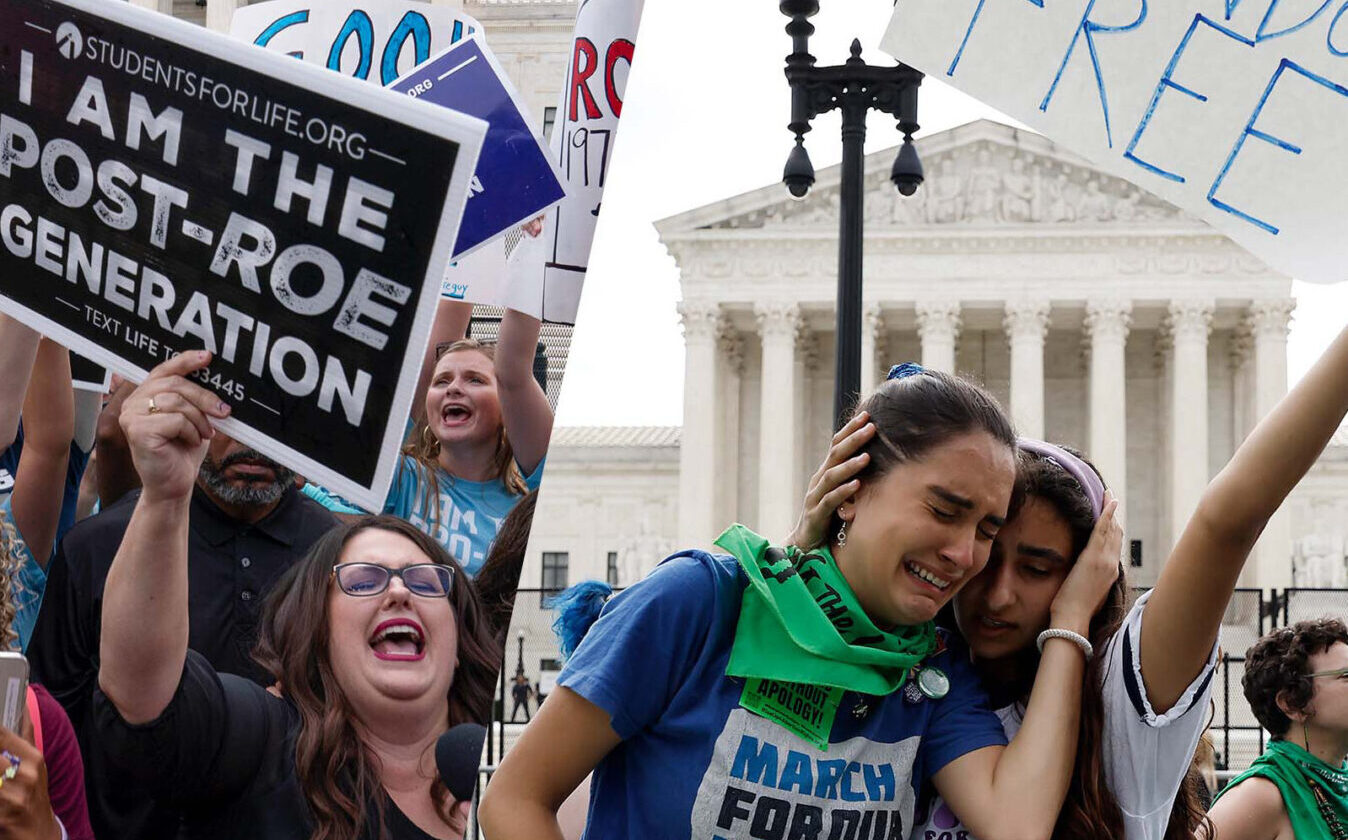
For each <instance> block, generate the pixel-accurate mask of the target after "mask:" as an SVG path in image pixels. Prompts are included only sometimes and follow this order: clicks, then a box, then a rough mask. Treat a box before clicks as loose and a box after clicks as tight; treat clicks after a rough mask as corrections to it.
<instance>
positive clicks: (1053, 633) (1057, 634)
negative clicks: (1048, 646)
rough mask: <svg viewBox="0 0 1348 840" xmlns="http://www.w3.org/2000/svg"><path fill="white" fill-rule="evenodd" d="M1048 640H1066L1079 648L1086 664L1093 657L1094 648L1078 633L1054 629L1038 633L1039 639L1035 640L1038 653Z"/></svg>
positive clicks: (1088, 640) (1089, 641)
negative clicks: (1084, 655) (1084, 656)
mask: <svg viewBox="0 0 1348 840" xmlns="http://www.w3.org/2000/svg"><path fill="white" fill-rule="evenodd" d="M1049 639H1066V640H1067V641H1069V642H1071V643H1072V644H1074V645H1076V646H1077V647H1079V648H1081V652H1082V653H1084V654H1086V660H1087V661H1088V662H1089V661H1090V659H1091V657H1093V656H1095V647H1094V646H1093V645H1091V640H1090V639H1087V638H1086V637H1085V636H1083V635H1081V634H1080V633H1073V632H1072V631H1071V630H1059V629H1057V628H1054V627H1050V628H1049V629H1048V630H1045V631H1044V632H1042V633H1040V634H1039V638H1038V639H1035V642H1034V643H1035V646H1036V647H1038V648H1039V652H1040V653H1043V652H1044V642H1046V641H1048V640H1049Z"/></svg>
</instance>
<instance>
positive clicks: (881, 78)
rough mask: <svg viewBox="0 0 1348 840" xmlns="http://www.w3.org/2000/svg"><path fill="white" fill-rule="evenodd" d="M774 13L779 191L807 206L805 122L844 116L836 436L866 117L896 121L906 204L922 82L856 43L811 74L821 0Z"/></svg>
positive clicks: (856, 264) (857, 358)
mask: <svg viewBox="0 0 1348 840" xmlns="http://www.w3.org/2000/svg"><path fill="white" fill-rule="evenodd" d="M778 8H779V9H780V10H781V12H782V14H784V15H786V16H787V17H789V18H790V19H791V22H790V23H788V24H787V25H786V34H788V35H790V36H791V44H792V51H791V54H790V55H788V56H787V57H786V81H787V84H789V85H790V87H791V122H790V123H789V124H788V125H787V128H788V129H789V130H790V131H791V132H792V133H793V134H795V135H796V145H795V147H794V148H793V149H792V150H791V152H790V154H788V155H787V158H786V168H785V170H783V172H782V183H784V184H785V185H786V188H787V190H788V191H789V192H790V193H791V195H792V196H794V197H796V198H804V197H805V194H806V193H808V192H809V190H810V187H811V186H812V185H813V184H814V167H813V166H812V165H811V164H810V156H809V153H807V152H806V151H805V133H806V132H808V131H809V130H810V120H812V119H814V118H815V117H817V116H819V115H820V114H824V113H827V112H829V111H832V110H834V109H838V110H840V111H841V112H842V143H843V155H842V179H841V183H840V185H839V193H840V194H839V220H838V326H837V333H836V334H837V368H836V374H835V379H834V385H833V417H834V426H833V427H834V428H835V429H837V428H839V427H841V426H842V424H843V421H844V420H845V418H846V413H847V411H848V410H849V409H850V408H851V406H852V405H853V404H854V403H855V401H856V399H857V395H858V393H859V392H860V390H861V263H862V237H863V234H864V228H863V224H862V218H863V213H862V202H863V201H864V198H865V193H864V186H863V184H862V174H863V173H862V166H863V163H864V161H863V158H864V148H865V143H866V115H867V114H868V113H869V112H870V111H871V110H872V109H873V110H876V111H882V112H884V113H886V114H889V115H891V116H893V117H894V118H895V119H897V120H898V126H899V131H901V132H903V144H902V145H901V146H900V147H899V154H898V156H897V157H896V158H895V159H894V166H893V168H892V169H891V170H890V180H891V181H893V182H894V186H895V187H896V188H897V189H898V191H899V193H900V194H901V195H904V196H910V195H912V194H913V193H915V192H917V188H918V186H920V185H921V184H922V161H921V160H919V159H918V156H917V147H916V146H914V145H913V132H915V131H917V130H918V124H917V89H918V86H919V85H921V84H922V74H921V73H919V72H918V71H916V70H914V69H913V68H911V67H908V66H907V65H904V64H897V65H894V66H892V67H875V66H872V65H869V64H867V63H865V62H864V61H862V60H861V42H860V41H857V40H853V41H852V50H851V57H850V58H848V59H847V61H845V62H843V63H842V64H840V65H837V66H833V67H816V66H815V58H814V56H813V55H811V54H810V51H809V41H810V36H811V35H812V34H814V24H812V23H810V20H809V19H810V18H811V17H813V16H814V15H815V14H816V13H818V11H819V0H781V2H780V3H779V4H778Z"/></svg>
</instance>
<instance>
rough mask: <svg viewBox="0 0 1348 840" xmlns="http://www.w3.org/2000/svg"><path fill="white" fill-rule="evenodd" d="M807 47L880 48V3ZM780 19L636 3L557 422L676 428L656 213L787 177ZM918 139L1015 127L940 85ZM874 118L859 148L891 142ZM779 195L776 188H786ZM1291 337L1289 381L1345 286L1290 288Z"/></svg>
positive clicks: (677, 344)
mask: <svg viewBox="0 0 1348 840" xmlns="http://www.w3.org/2000/svg"><path fill="white" fill-rule="evenodd" d="M821 6H822V7H823V9H822V11H821V12H820V13H819V14H818V15H817V16H816V17H815V18H814V19H813V22H814V24H815V27H816V32H815V35H814V36H813V38H812V39H811V51H812V52H813V53H814V54H815V56H817V57H818V58H819V61H820V63H821V64H836V63H840V62H841V61H843V60H844V59H845V58H846V57H847V48H848V45H849V44H850V43H851V41H852V38H854V37H856V38H859V39H860V40H861V44H862V47H863V49H864V50H865V52H864V53H863V57H864V58H866V59H867V60H868V61H870V62H871V63H881V62H885V61H888V60H889V59H888V57H887V56H885V55H884V54H883V53H881V52H880V51H879V49H878V47H877V44H878V43H879V40H880V36H881V34H882V33H883V31H884V27H885V25H886V24H887V22H888V20H889V15H890V13H891V11H892V5H891V3H890V2H888V0H822V2H821ZM785 25H786V18H785V17H784V16H783V15H782V14H781V13H780V12H778V11H777V4H776V3H774V2H768V0H752V2H748V1H747V0H646V8H645V15H644V18H643V20H642V25H641V32H640V35H639V37H638V40H637V52H636V60H635V63H634V66H633V68H632V73H631V77H630V79H629V82H628V87H627V97H626V101H625V103H624V107H623V116H622V122H621V126H620V129H619V131H620V134H619V138H618V143H617V146H616V148H615V151H614V158H613V162H612V170H611V180H610V182H609V186H608V188H607V191H606V194H605V196H604V208H603V213H602V215H601V216H600V220H599V229H598V234H597V236H596V240H595V247H594V252H593V255H592V257H591V262H590V272H589V276H588V278H587V281H586V288H585V293H584V297H583V299H582V302H581V308H580V314H579V316H578V320H577V325H576V326H577V329H576V335H575V340H574V343H573V345H572V351H571V356H570V361H569V364H568V367H567V371H566V380H565V384H564V386H563V389H562V397H561V403H560V405H559V406H558V414H557V420H558V423H559V425H567V426H576V425H679V424H681V423H682V422H683V406H682V403H683V341H682V337H681V334H680V330H679V320H678V315H677V313H676V312H675V304H676V303H677V301H678V300H679V299H680V291H679V278H678V270H677V268H676V267H675V265H674V261H673V259H672V258H670V257H669V255H668V254H667V253H666V252H665V249H664V247H663V246H662V245H661V244H660V242H659V239H658V238H657V236H656V233H655V229H654V227H653V226H652V225H653V222H655V221H657V220H659V219H663V218H665V217H668V216H672V215H674V214H676V213H680V212H683V211H685V210H690V209H693V208H695V207H699V206H702V205H704V204H709V203H712V202H714V201H718V200H720V199H724V198H729V197H731V196H734V195H737V194H739V193H742V192H746V191H748V190H753V189H757V188H759V187H763V186H766V185H768V184H773V183H776V182H778V181H779V180H780V179H781V172H782V165H783V164H784V163H785V161H786V154H787V152H788V151H789V150H790V148H791V145H792V142H793V138H792V136H791V134H790V133H789V132H788V131H787V130H786V123H787V121H788V118H789V107H788V106H789V102H788V99H789V96H788V92H787V86H786V80H785V78H784V76H783V75H782V67H783V59H784V58H785V56H786V54H787V53H788V52H790V48H791V44H790V39H789V38H788V37H787V35H786V33H785V31H784V27H785ZM919 115H920V116H919V119H920V121H921V122H922V129H923V130H922V131H921V132H919V135H918V136H922V135H924V134H928V133H934V132H939V131H944V130H946V129H949V128H953V127H954V126H957V125H961V124H963V123H966V122H969V121H971V120H975V119H979V118H981V117H987V118H990V119H995V120H1000V121H1002V122H1010V123H1012V124H1015V123H1014V122H1013V121H1011V120H1010V119H1008V118H1007V117H1005V116H1004V115H1002V114H1000V113H999V112H997V111H994V110H993V109H991V108H987V107H985V106H983V105H981V104H979V103H978V102H976V101H974V100H972V99H970V98H968V97H966V96H964V95H963V94H960V93H958V92H956V91H954V90H952V89H950V88H948V87H945V86H944V85H942V84H941V83H939V82H936V81H933V80H931V79H928V80H927V81H925V82H924V83H923V85H922V93H921V104H920V108H919ZM838 129H839V123H838V118H837V115H836V114H831V115H828V116H826V117H821V118H819V119H816V120H815V123H814V130H813V131H812V132H811V133H810V134H809V135H807V137H806V145H807V147H808V149H809V152H810V157H811V159H812V160H813V162H814V165H815V168H816V169H817V170H822V169H823V168H824V167H826V166H830V165H832V164H835V163H837V162H838V160H839V158H840V155H841V143H840V141H839V136H838ZM899 140H900V135H899V134H898V133H897V132H896V131H895V130H894V128H893V123H892V122H891V121H890V119H889V118H888V117H886V116H884V115H882V114H873V115H872V116H871V119H870V122H869V132H868V134H867V144H866V151H867V152H873V151H878V150H880V149H884V148H887V147H890V146H893V145H895V144H897V143H898V142H899ZM783 194H785V191H784V190H783ZM1293 294H1294V295H1295V296H1296V298H1297V301H1298V307H1297V312H1296V315H1295V316H1294V318H1293V322H1292V334H1291V339H1290V341H1289V374H1290V379H1291V381H1292V382H1295V381H1296V380H1297V379H1298V378H1299V377H1300V376H1301V375H1302V374H1303V373H1304V372H1305V370H1306V369H1307V368H1308V367H1309V366H1310V365H1311V363H1313V362H1314V360H1315V358H1316V357H1317V356H1318V355H1319V354H1320V352H1321V351H1322V350H1323V348H1324V347H1325V346H1326V345H1327V344H1328V343H1329V342H1330V341H1331V340H1332V339H1333V337H1334V336H1335V335H1336V334H1337V333H1338V331H1339V329H1340V328H1342V326H1343V324H1344V322H1345V316H1344V313H1345V312H1348V306H1346V304H1348V283H1341V284H1338V285H1335V286H1315V285H1311V284H1306V283H1299V282H1298V283H1295V284H1294V286H1293Z"/></svg>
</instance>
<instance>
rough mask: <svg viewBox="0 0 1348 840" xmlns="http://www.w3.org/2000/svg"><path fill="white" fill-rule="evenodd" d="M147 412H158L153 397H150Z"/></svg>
mask: <svg viewBox="0 0 1348 840" xmlns="http://www.w3.org/2000/svg"><path fill="white" fill-rule="evenodd" d="M149 413H150V414H158V413H159V406H157V405H155V403H154V397H150V411H149Z"/></svg>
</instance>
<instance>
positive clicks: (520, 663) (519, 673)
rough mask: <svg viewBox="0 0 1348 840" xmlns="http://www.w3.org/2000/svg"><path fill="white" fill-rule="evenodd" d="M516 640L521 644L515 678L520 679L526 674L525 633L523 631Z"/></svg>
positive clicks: (516, 661)
mask: <svg viewBox="0 0 1348 840" xmlns="http://www.w3.org/2000/svg"><path fill="white" fill-rule="evenodd" d="M515 639H516V640H517V641H518V642H519V654H518V655H519V658H518V659H516V660H515V676H517V677H519V676H523V674H524V631H523V630H521V631H520V632H519V635H517V636H516V637H515Z"/></svg>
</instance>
